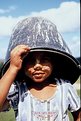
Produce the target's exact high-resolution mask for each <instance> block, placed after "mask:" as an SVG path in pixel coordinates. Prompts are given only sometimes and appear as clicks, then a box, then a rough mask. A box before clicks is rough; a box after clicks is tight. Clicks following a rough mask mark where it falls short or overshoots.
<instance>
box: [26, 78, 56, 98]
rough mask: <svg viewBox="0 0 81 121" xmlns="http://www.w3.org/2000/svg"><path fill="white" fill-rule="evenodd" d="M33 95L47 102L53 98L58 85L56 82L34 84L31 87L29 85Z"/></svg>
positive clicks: (46, 81)
mask: <svg viewBox="0 0 81 121" xmlns="http://www.w3.org/2000/svg"><path fill="white" fill-rule="evenodd" d="M27 86H28V89H29V90H30V92H31V94H32V95H33V96H34V97H36V98H38V99H39V100H47V99H49V98H51V97H52V96H53V95H54V93H55V92H56V89H57V85H56V84H55V83H54V82H51V80H50V81H48V80H45V81H44V82H41V83H36V82H32V84H31V85H27Z"/></svg>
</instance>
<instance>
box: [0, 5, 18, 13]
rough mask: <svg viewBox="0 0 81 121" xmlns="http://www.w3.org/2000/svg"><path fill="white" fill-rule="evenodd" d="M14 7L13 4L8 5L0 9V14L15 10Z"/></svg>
mask: <svg viewBox="0 0 81 121" xmlns="http://www.w3.org/2000/svg"><path fill="white" fill-rule="evenodd" d="M15 9H16V7H15V6H10V7H9V8H7V9H0V14H5V13H9V12H11V11H12V10H15Z"/></svg>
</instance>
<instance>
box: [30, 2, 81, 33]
mask: <svg viewBox="0 0 81 121" xmlns="http://www.w3.org/2000/svg"><path fill="white" fill-rule="evenodd" d="M31 15H32V16H35V15H37V16H44V17H46V18H48V19H50V20H51V21H52V22H54V23H55V24H56V25H57V28H58V29H59V31H60V32H72V31H75V30H76V29H78V28H79V26H80V4H79V3H76V2H64V3H62V4H61V5H60V7H59V8H52V9H48V10H44V11H41V12H32V14H31Z"/></svg>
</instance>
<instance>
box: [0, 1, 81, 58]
mask: <svg viewBox="0 0 81 121" xmlns="http://www.w3.org/2000/svg"><path fill="white" fill-rule="evenodd" d="M28 16H43V17H46V18H48V19H50V20H51V21H52V22H54V24H56V26H57V29H58V31H59V32H60V33H61V35H62V36H63V38H64V40H65V42H66V43H67V45H68V46H69V48H70V50H71V51H72V54H73V56H75V57H79V56H80V1H79V0H40V1H38V0H7V1H6V2H5V0H2V1H1V2H0V59H4V58H5V55H6V51H7V48H8V43H9V39H10V35H11V33H12V29H13V27H14V26H15V25H16V24H17V22H18V21H19V20H22V19H23V18H26V17H28Z"/></svg>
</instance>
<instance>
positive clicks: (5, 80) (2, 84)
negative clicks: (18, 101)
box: [0, 45, 30, 109]
mask: <svg viewBox="0 0 81 121" xmlns="http://www.w3.org/2000/svg"><path fill="white" fill-rule="evenodd" d="M29 50H30V49H29V47H27V46H25V45H18V46H17V47H15V48H14V49H13V50H12V51H11V55H10V66H9V68H8V70H7V71H6V73H5V74H4V76H3V77H2V78H1V80H0V109H2V107H3V104H4V102H5V100H6V97H7V94H8V92H9V89H10V87H11V85H12V83H13V81H14V80H15V78H16V76H17V73H18V71H19V70H20V69H21V67H22V61H23V56H24V55H25V54H26V53H27V52H29Z"/></svg>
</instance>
